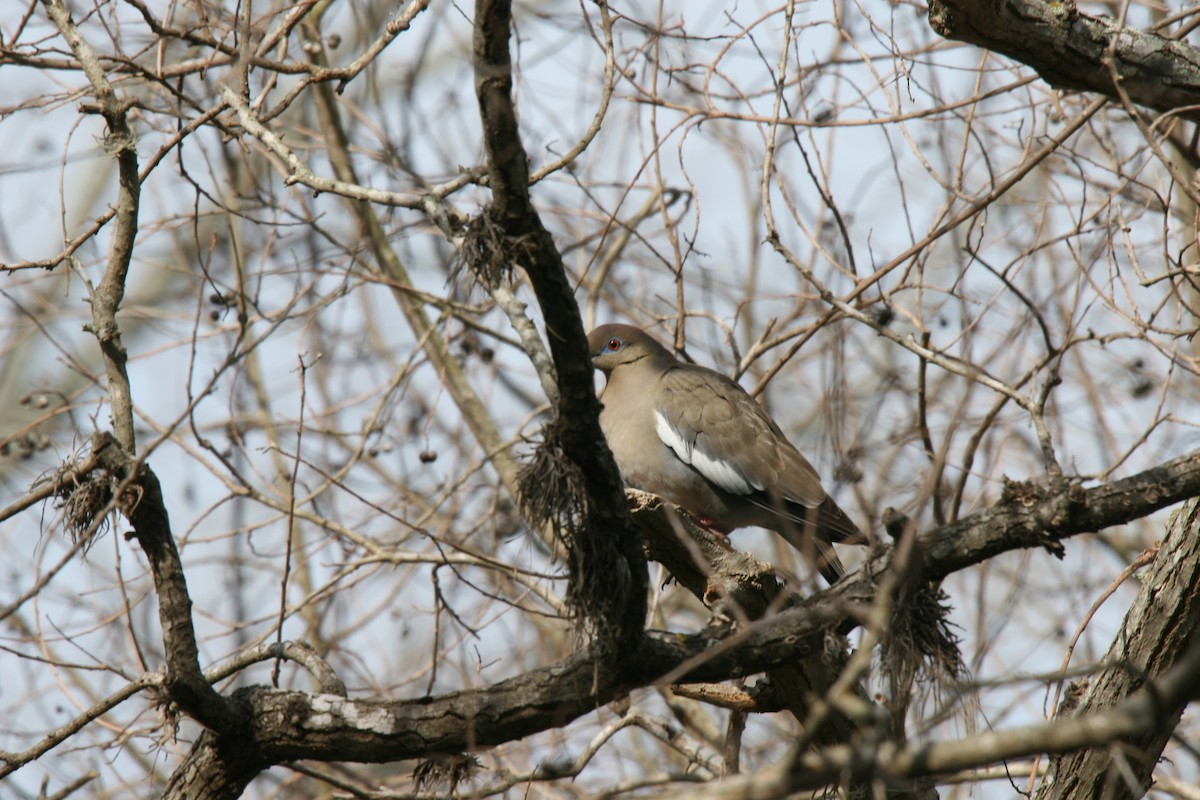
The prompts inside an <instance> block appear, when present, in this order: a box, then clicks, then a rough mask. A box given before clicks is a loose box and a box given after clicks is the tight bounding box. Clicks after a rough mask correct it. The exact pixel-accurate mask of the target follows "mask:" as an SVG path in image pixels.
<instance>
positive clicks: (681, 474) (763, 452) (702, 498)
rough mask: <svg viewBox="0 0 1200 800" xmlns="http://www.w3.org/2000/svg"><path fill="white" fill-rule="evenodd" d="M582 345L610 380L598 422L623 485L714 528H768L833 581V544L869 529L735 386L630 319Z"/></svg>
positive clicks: (840, 571) (837, 568)
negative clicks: (680, 356)
mask: <svg viewBox="0 0 1200 800" xmlns="http://www.w3.org/2000/svg"><path fill="white" fill-rule="evenodd" d="M588 350H589V352H590V353H591V356H592V364H593V365H595V367H596V368H597V369H599V370H601V371H602V372H603V373H604V376H605V378H606V379H607V384H606V386H605V387H604V393H603V394H602V395H601V398H600V399H601V402H602V403H603V405H604V409H603V410H602V411H601V412H600V426H601V428H603V430H604V435H605V437H606V438H607V439H608V446H609V448H610V449H611V450H612V453H613V457H614V458H615V459H616V462H617V467H618V468H619V469H620V471H621V479H622V480H623V481H624V482H625V485H626V486H629V487H631V488H634V489H641V490H642V491H646V492H651V493H653V494H656V495H658V496H660V497H662V498H663V499H665V500H668V501H670V502H671V503H674V504H675V505H677V506H679V507H680V508H682V509H684V510H685V511H687V512H689V513H690V514H691V515H692V516H694V517H696V519H697V521H698V522H699V523H700V524H701V525H703V526H705V527H707V528H709V529H711V530H713V531H715V532H717V533H719V534H725V533H728V532H729V531H731V530H734V529H735V528H742V527H746V526H758V527H763V528H769V529H771V530H774V531H776V532H778V533H779V534H780V535H781V536H783V538H784V539H786V540H787V541H788V543H790V544H791V545H792V546H793V547H795V548H796V549H797V550H798V551H800V553H801V554H803V555H804V556H805V557H806V558H807V559H808V560H809V562H810V563H812V564H813V565H814V566H815V567H816V568H817V569H819V570H820V572H821V574H822V575H823V576H824V577H825V580H826V581H828V582H829V583H830V584H831V585H832V584H833V583H834V582H836V581H837V580H838V579H839V578H840V577H842V575H844V574H845V569H844V568H843V567H842V564H841V561H840V560H839V559H838V556H837V553H835V552H834V550H833V547H832V544H831V543H832V542H848V543H853V544H867V543H868V539H867V537H866V536H864V535H863V533H862V532H861V531H860V530H859V529H858V527H857V526H855V524H854V523H853V522H852V521H851V520H850V518H849V517H847V516H846V513H845V512H844V511H842V509H840V508H838V506H837V504H836V503H834V502H833V499H832V498H830V497H829V495H828V494H826V493H825V489H824V488H822V486H821V480H820V478H819V477H818V476H817V471H816V470H815V469H813V467H812V465H811V464H809V463H808V461H807V460H805V458H804V456H802V455H800V451H799V450H797V449H796V448H795V446H793V445H792V443H791V442H789V441H788V440H787V438H786V437H785V436H784V435H783V432H782V431H780V430H779V426H778V425H776V424H775V422H774V421H773V420H772V419H771V418H770V417H769V416H767V413H766V412H765V411H763V409H762V406H760V405H759V404H758V403H757V402H755V400H754V398H752V397H751V396H750V395H749V394H747V393H746V391H745V390H744V389H742V387H741V386H739V385H738V384H737V383H735V382H734V381H732V380H730V379H729V378H727V377H725V376H724V375H722V374H720V373H719V372H715V371H713V370H711V369H708V368H707V367H701V366H698V365H696V364H687V363H684V362H682V361H678V360H677V359H676V358H675V357H674V356H673V355H671V353H670V352H669V351H668V350H667V349H666V348H665V347H663V346H662V345H661V344H659V343H658V342H657V341H656V340H655V339H654V338H653V337H651V336H650V335H649V334H647V333H646V332H645V331H643V330H641V329H640V328H635V327H633V326H632V325H601V326H599V327H598V328H596V329H595V330H593V331H592V332H591V333H590V334H588Z"/></svg>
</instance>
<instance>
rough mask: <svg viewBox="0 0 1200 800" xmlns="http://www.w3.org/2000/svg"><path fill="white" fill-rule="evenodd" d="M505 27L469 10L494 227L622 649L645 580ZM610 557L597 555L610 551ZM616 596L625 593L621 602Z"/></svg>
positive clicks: (492, 16)
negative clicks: (541, 204)
mask: <svg viewBox="0 0 1200 800" xmlns="http://www.w3.org/2000/svg"><path fill="white" fill-rule="evenodd" d="M511 27H512V4H511V2H509V0H478V2H476V4H475V37H474V55H475V93H476V96H477V97H478V100H479V114H480V119H481V120H482V122H483V142H484V148H485V150H486V151H487V162H488V175H489V178H490V185H491V188H492V210H491V214H492V216H493V219H494V221H495V222H496V223H497V224H498V225H499V226H500V227H501V228H502V229H503V231H504V234H505V235H506V236H507V237H508V240H509V242H510V243H511V244H512V245H513V250H514V252H516V253H519V254H520V255H519V262H520V266H521V267H522V268H523V269H524V270H525V272H526V273H527V274H528V276H529V281H530V283H531V284H532V285H533V290H534V293H535V294H536V295H537V299H538V305H539V306H540V307H541V310H542V316H543V318H544V319H545V321H546V337H547V339H548V340H549V343H550V353H551V355H552V356H553V358H554V368H555V371H556V372H557V377H558V389H559V397H558V403H557V405H556V409H555V410H556V412H557V416H558V419H559V423H560V427H559V429H558V437H559V438H558V443H559V444H561V446H562V450H563V454H564V455H565V456H566V458H568V459H569V460H570V461H571V462H573V463H574V464H575V465H577V466H578V467H579V470H580V471H581V472H582V474H583V475H586V476H587V485H586V492H587V494H588V501H587V503H586V504H585V516H586V518H585V520H584V522H583V525H582V526H580V530H579V531H578V533H577V535H578V536H580V537H588V538H589V539H590V540H591V541H590V543H589V544H588V546H587V547H586V548H585V549H586V550H587V551H588V552H590V553H592V554H601V556H600V557H599V558H596V559H595V561H596V564H608V563H623V564H624V565H625V569H624V570H623V572H624V573H625V574H618V575H606V576H604V578H605V579H606V580H607V581H608V582H609V586H610V587H611V592H612V593H613V595H614V596H615V597H617V598H618V602H617V603H614V604H613V605H614V607H617V608H621V609H622V614H621V618H620V619H619V620H610V622H612V623H615V624H616V629H617V631H618V633H619V636H620V637H621V639H622V640H623V641H624V645H625V646H629V645H631V644H633V643H634V642H636V640H637V638H638V637H639V636H640V635H641V632H642V626H643V625H644V624H645V615H646V608H645V597H646V589H647V575H646V565H645V556H644V555H643V553H642V546H641V541H640V539H639V537H638V535H637V533H636V530H635V528H634V526H633V524H632V521H631V519H630V517H629V514H628V513H627V512H626V510H625V508H626V506H625V502H624V494H623V491H622V487H621V481H620V477H619V476H618V473H617V468H616V465H615V463H614V462H613V460H612V455H611V453H609V451H608V447H607V446H606V445H605V443H604V435H603V434H602V433H601V432H600V423H599V415H600V403H599V401H598V400H597V399H596V391H595V378H594V373H593V369H592V365H591V360H590V358H589V357H588V352H587V337H586V335H585V333H584V330H583V320H582V318H581V317H580V315H579V306H578V304H577V303H576V302H575V295H574V292H573V291H572V289H571V285H570V283H569V282H568V280H567V275H566V270H565V269H564V268H563V263H562V258H561V256H560V255H559V252H558V248H557V247H555V244H554V239H553V238H552V237H551V236H550V233H549V231H547V230H546V228H545V226H544V225H543V224H542V221H541V218H540V217H539V216H538V213H537V211H536V210H535V209H534V207H533V203H532V200H531V199H530V196H529V159H528V157H527V156H526V154H525V148H524V146H523V145H522V144H521V136H520V131H519V129H518V126H517V112H516V107H515V106H514V105H513V99H512V85H513V76H512V61H511V58H510V56H509V48H508V40H509V37H510V35H511V32H512V31H511ZM614 549H615V551H616V552H615V553H613V555H615V556H617V557H615V558H607V557H603V555H602V554H605V553H612V552H613V550H614ZM622 595H624V597H622Z"/></svg>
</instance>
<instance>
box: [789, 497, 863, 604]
mask: <svg viewBox="0 0 1200 800" xmlns="http://www.w3.org/2000/svg"><path fill="white" fill-rule="evenodd" d="M787 506H788V507H787V510H786V512H785V513H784V515H783V516H784V517H785V518H786V519H785V521H787V520H791V521H793V522H794V524H792V525H781V526H780V530H779V531H778V533H779V535H780V536H782V537H783V538H784V539H786V540H787V542H788V544H790V545H791V546H792V547H794V548H795V549H796V550H797V551H799V553H800V554H801V555H802V556H804V558H805V560H807V561H808V563H809V564H810V565H811V566H812V567H813V568H814V569H816V570H817V571H818V572H820V573H821V576H822V577H823V578H825V581H826V582H827V583H828V584H829V585H830V586H832V585H833V584H835V583H837V582H838V581H839V580H840V579H841V578H842V577H843V576H844V575H845V574H846V568H845V566H843V565H842V560H841V559H840V558H838V554H837V552H836V551H834V549H833V543H834V542H840V543H843V544H858V545H869V544H870V543H871V539H870V537H869V536H867V535H866V534H864V533H863V532H862V531H861V530H859V528H858V526H857V525H855V524H854V521H853V520H851V519H850V517H848V516H847V515H846V512H845V511H842V509H841V507H840V506H838V504H837V503H835V502H833V498H832V497H828V496H826V498H825V499H824V500H823V501H821V504H820V505H818V506H816V507H815V508H807V507H805V506H802V505H800V504H798V503H788V504H787Z"/></svg>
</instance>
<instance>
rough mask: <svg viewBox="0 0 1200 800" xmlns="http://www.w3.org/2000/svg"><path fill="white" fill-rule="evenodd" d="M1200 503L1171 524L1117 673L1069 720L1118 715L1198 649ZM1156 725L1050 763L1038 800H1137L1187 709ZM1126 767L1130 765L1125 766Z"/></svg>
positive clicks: (1108, 658)
mask: <svg viewBox="0 0 1200 800" xmlns="http://www.w3.org/2000/svg"><path fill="white" fill-rule="evenodd" d="M1198 631H1200V502H1197V501H1195V500H1192V501H1191V502H1189V503H1187V504H1186V505H1185V506H1184V507H1183V508H1181V509H1180V510H1179V511H1178V512H1177V513H1176V514H1175V515H1173V516H1172V518H1171V523H1170V526H1169V528H1168V532H1167V537H1166V539H1165V540H1164V541H1163V543H1162V545H1161V547H1160V549H1159V551H1158V555H1157V557H1156V558H1155V559H1154V565H1153V567H1152V568H1151V570H1150V573H1149V575H1147V576H1145V577H1144V579H1143V584H1142V590H1141V591H1140V592H1139V593H1138V596H1137V599H1136V600H1134V603H1133V606H1132V607H1131V608H1130V609H1129V613H1128V614H1126V616H1125V622H1124V624H1123V625H1122V626H1121V630H1120V631H1119V632H1118V633H1117V636H1116V638H1115V639H1114V640H1113V644H1112V646H1111V647H1110V648H1109V650H1108V653H1107V654H1106V655H1105V657H1104V662H1103V663H1105V664H1107V665H1111V666H1109V667H1108V668H1106V669H1105V670H1103V671H1102V672H1100V673H1099V674H1097V675H1093V676H1092V677H1091V678H1090V679H1088V680H1087V681H1086V682H1085V683H1084V684H1083V685H1077V686H1075V687H1072V688H1074V689H1075V690H1076V691H1075V692H1074V693H1069V695H1068V696H1070V694H1078V693H1080V692H1082V697H1081V699H1080V700H1079V703H1078V706H1077V707H1076V708H1075V709H1074V710H1073V712H1072V713H1071V716H1075V717H1083V716H1085V715H1087V714H1092V713H1096V712H1098V711H1103V710H1106V709H1110V708H1113V707H1115V706H1117V705H1118V704H1120V703H1121V702H1123V701H1124V700H1125V699H1126V698H1128V697H1129V696H1130V695H1132V694H1134V693H1135V692H1137V691H1139V690H1140V689H1142V688H1143V687H1145V686H1146V684H1147V683H1148V682H1150V681H1153V680H1156V679H1158V678H1159V677H1161V676H1162V675H1164V674H1165V673H1166V672H1168V671H1169V670H1170V669H1171V668H1172V667H1174V666H1175V664H1176V663H1177V662H1178V661H1179V660H1181V658H1182V657H1183V654H1184V653H1186V652H1187V651H1188V649H1189V648H1190V647H1193V646H1195V645H1196V644H1197V643H1198V642H1200V633H1198ZM1158 711H1159V713H1158V716H1157V719H1156V720H1155V722H1156V724H1153V725H1150V726H1147V727H1145V728H1143V729H1142V730H1140V731H1138V732H1137V733H1136V734H1134V735H1128V736H1123V737H1120V738H1119V739H1117V740H1116V745H1115V747H1111V746H1110V747H1097V748H1094V749H1089V750H1082V751H1079V752H1076V753H1070V754H1067V755H1064V756H1061V757H1059V758H1057V759H1055V760H1054V761H1053V762H1052V763H1051V767H1050V773H1049V775H1048V776H1047V779H1046V781H1045V782H1044V783H1043V784H1042V787H1041V789H1040V790H1039V791H1038V793H1037V800H1067V799H1068V798H1071V799H1072V800H1074V799H1076V798H1083V797H1093V798H1100V797H1104V798H1109V800H1122V799H1123V798H1131V799H1132V798H1138V797H1141V796H1142V795H1144V794H1145V793H1146V790H1147V789H1148V788H1149V786H1150V781H1151V777H1152V776H1153V774H1154V767H1155V765H1156V764H1157V762H1158V759H1159V757H1160V756H1161V755H1162V751H1163V748H1164V747H1165V746H1166V744H1167V740H1168V739H1169V738H1170V736H1171V733H1172V731H1174V729H1175V726H1176V725H1177V724H1178V722H1179V717H1180V715H1181V713H1182V708H1172V707H1169V706H1163V707H1161V708H1159V709H1158ZM1121 761H1124V764H1121V763H1120V762H1121Z"/></svg>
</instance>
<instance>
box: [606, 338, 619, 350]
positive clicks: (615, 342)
mask: <svg viewBox="0 0 1200 800" xmlns="http://www.w3.org/2000/svg"><path fill="white" fill-rule="evenodd" d="M608 349H609V350H620V349H621V340H620V339H609V340H608Z"/></svg>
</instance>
